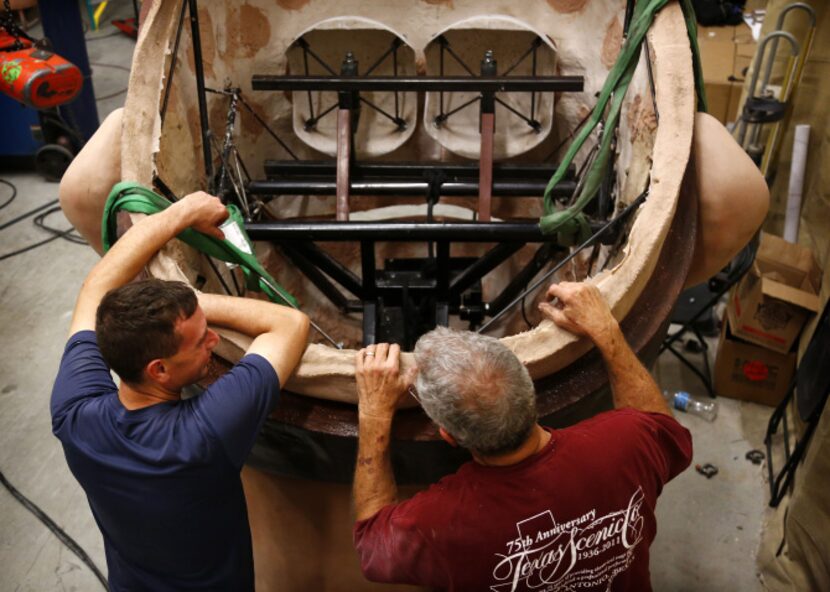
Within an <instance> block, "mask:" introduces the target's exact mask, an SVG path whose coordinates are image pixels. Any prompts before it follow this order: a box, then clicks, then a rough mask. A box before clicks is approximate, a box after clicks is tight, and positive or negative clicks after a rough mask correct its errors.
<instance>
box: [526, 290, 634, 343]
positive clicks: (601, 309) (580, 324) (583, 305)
mask: <svg viewBox="0 0 830 592" xmlns="http://www.w3.org/2000/svg"><path fill="white" fill-rule="evenodd" d="M547 295H548V297H549V298H551V299H554V298H556V299H558V302H556V303H553V302H543V303H541V304H539V310H540V311H541V312H542V314H544V315H545V316H546V317H548V318H549V319H550V320H552V321H553V322H554V323H556V324H557V325H558V326H560V327H562V328H563V329H565V330H566V331H569V332H571V333H573V334H574V335H584V336H586V337H588V338H590V339H591V341H593V342H594V343H595V344H597V345H604V344H605V343H606V342H607V341H608V340H609V339H611V338H612V337H613V336H614V335H615V334H616V333H617V332H619V324H618V323H617V320H616V319H615V318H614V316H613V315H612V314H611V309H610V308H609V307H608V304H607V303H606V302H605V299H604V298H603V297H602V294H600V292H599V290H598V289H597V287H596V286H594V285H593V284H588V283H574V282H562V283H560V284H552V285H551V286H550V288H548V292H547Z"/></svg>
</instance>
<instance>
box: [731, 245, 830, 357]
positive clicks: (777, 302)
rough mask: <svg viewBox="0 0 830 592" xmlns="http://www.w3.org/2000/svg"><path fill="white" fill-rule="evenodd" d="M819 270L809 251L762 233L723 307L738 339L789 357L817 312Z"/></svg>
mask: <svg viewBox="0 0 830 592" xmlns="http://www.w3.org/2000/svg"><path fill="white" fill-rule="evenodd" d="M820 285H821V270H820V269H819V267H818V264H817V263H816V260H815V258H814V257H813V254H812V252H811V251H810V249H807V248H806V247H802V246H801V245H796V244H792V243H788V242H787V241H785V240H784V239H782V238H780V237H778V236H775V235H772V234H767V233H765V232H762V233H761V243H760V245H759V248H758V254H757V256H756V257H755V263H754V264H753V266H752V269H751V270H750V271H749V273H747V274H746V275H745V276H744V277H743V279H742V280H741V281H740V282H739V283H738V285H737V286H736V287H735V288H733V289H732V292H731V293H730V295H729V304H728V306H727V307H726V312H727V316H728V317H729V322H730V323H731V326H732V331H733V332H734V333H735V335H736V336H737V337H740V338H741V339H744V340H746V341H749V342H752V343H756V344H758V345H762V346H764V347H766V348H768V349H771V350H773V351H777V352H779V353H787V352H789V351H790V349H791V348H792V346H793V343H795V340H796V339H797V338H798V336H799V334H800V333H801V329H802V327H803V326H804V323H805V322H806V321H807V319H808V318H809V317H810V316H811V315H812V314H814V313H816V312H818V310H819V307H820V305H821V301H820V300H819V297H818V290H819V287H820Z"/></svg>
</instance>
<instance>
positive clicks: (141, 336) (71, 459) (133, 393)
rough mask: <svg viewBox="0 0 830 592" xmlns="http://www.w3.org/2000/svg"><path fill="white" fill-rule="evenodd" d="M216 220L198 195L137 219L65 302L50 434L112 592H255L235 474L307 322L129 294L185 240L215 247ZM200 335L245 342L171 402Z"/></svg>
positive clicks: (204, 353) (273, 310) (215, 208)
mask: <svg viewBox="0 0 830 592" xmlns="http://www.w3.org/2000/svg"><path fill="white" fill-rule="evenodd" d="M226 217H227V211H226V210H225V208H224V207H223V206H222V204H221V202H220V201H219V200H218V199H216V198H215V197H211V196H209V195H207V194H205V193H202V192H198V193H194V194H191V195H189V196H187V197H185V198H184V199H182V200H180V201H179V202H176V203H175V204H173V205H172V206H170V207H169V208H168V209H166V210H164V211H163V212H161V213H159V214H155V215H153V216H150V217H148V218H145V219H143V220H141V221H140V222H138V223H137V224H135V225H134V226H133V227H132V228H131V229H130V230H129V231H128V232H127V233H126V234H125V235H124V236H123V237H122V238H121V239H120V240H119V241H118V243H117V244H115V245H114V246H113V248H112V249H111V250H110V251H109V252H108V253H107V254H106V256H105V257H104V258H103V259H102V260H101V261H100V262H99V263H98V264H97V265H96V266H95V267H94V268H93V269H92V271H91V272H90V274H89V275H88V276H87V278H86V281H85V282H84V284H83V287H82V288H81V291H80V294H79V295H78V301H77V304H76V306H75V312H74V316H73V318H72V325H71V329H70V338H69V341H68V343H67V345H66V350H65V352H64V355H63V359H62V360H61V366H60V371H59V373H58V377H57V379H56V381H55V386H54V389H53V392H52V401H51V412H52V431H53V432H54V434H55V435H56V436H57V437H58V439H60V441H61V443H62V444H63V447H64V452H65V454H66V460H67V463H68V464H69V468H70V469H71V470H72V473H73V474H74V475H75V477H76V478H77V479H78V481H79V482H80V484H81V486H82V487H83V488H84V490H85V491H86V494H87V497H88V499H89V505H90V507H91V509H92V513H93V515H94V517H95V520H96V522H97V523H98V526H99V528H100V529H101V533H102V534H103V537H104V546H105V549H106V555H107V565H108V567H109V583H110V588H111V589H112V590H114V591H116V590H131V591H132V590H152V591H154V592H156V591H164V590H234V591H237V590H253V587H254V580H253V558H252V551H251V534H250V530H249V527H248V516H247V510H246V507H245V497H244V495H243V492H242V483H241V480H240V476H239V473H240V470H241V468H242V465H243V463H244V462H245V458H246V456H247V455H248V453H249V452H250V449H251V447H252V446H253V442H254V438H255V436H256V433H257V431H258V430H259V428H260V426H261V425H262V422H263V421H264V420H265V418H266V416H267V415H268V413H270V412H271V410H273V408H274V406H275V405H276V402H277V398H278V395H279V389H280V379H282V380H283V381H284V380H286V379H287V378H288V376H289V375H290V374H291V373H292V372H293V370H294V368H295V366H296V365H297V363H298V362H299V360H300V357H301V356H302V353H303V350H304V349H305V345H306V340H307V336H308V318H307V317H306V316H305V315H304V314H302V313H300V312H297V311H295V310H293V309H289V308H286V307H282V306H277V305H275V304H270V303H267V302H263V301H259V300H250V299H243V298H232V297H228V296H219V295H211V294H199V295H198V297H197V296H196V294H195V293H194V292H193V291H192V290H191V289H190V288H189V287H188V286H187V285H185V284H182V283H179V282H165V281H162V280H145V281H139V282H134V283H128V282H130V281H131V280H132V279H133V278H135V277H136V276H137V275H138V274H139V272H141V270H142V268H143V267H144V265H145V264H146V263H147V261H148V260H149V259H150V258H151V257H152V256H153V255H154V254H155V253H156V251H158V249H159V248H161V247H162V246H163V245H164V244H165V243H166V242H167V241H169V240H170V239H172V238H173V237H175V236H176V235H177V234H179V233H180V232H181V231H182V230H184V229H185V228H188V227H193V228H195V229H196V230H199V231H201V232H204V233H207V234H211V235H213V236H216V237H222V236H223V235H222V231H221V230H219V228H217V225H218V224H219V223H221V222H222V221H223V220H224V219H225V218H226ZM208 323H211V324H215V325H221V326H225V327H228V328H230V329H233V330H236V331H239V332H242V333H245V334H247V335H250V336H251V337H252V338H253V342H252V343H251V346H250V347H249V348H248V351H247V353H246V355H245V357H243V358H242V360H240V362H239V363H238V364H237V365H236V366H234V368H233V369H232V370H231V371H230V372H228V373H227V374H225V375H224V376H223V377H222V378H221V379H219V380H218V381H216V382H215V383H214V384H213V385H211V386H210V388H208V389H207V390H206V391H205V392H204V393H203V394H201V395H199V396H198V397H195V398H192V399H188V400H182V399H181V390H182V388H183V387H185V386H187V385H189V384H193V383H195V382H197V381H198V380H200V379H202V378H204V377H205V375H206V373H207V365H208V362H209V360H210V355H211V350H212V349H213V348H214V347H215V346H216V344H217V342H218V340H219V338H218V336H217V335H216V333H214V332H213V331H212V330H211V329H209V328H208ZM110 369H112V370H113V371H115V373H116V374H118V375H119V377H120V378H121V383H120V386H119V387H116V385H115V383H114V382H113V380H112V377H111V375H110V372H109V370H110Z"/></svg>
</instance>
